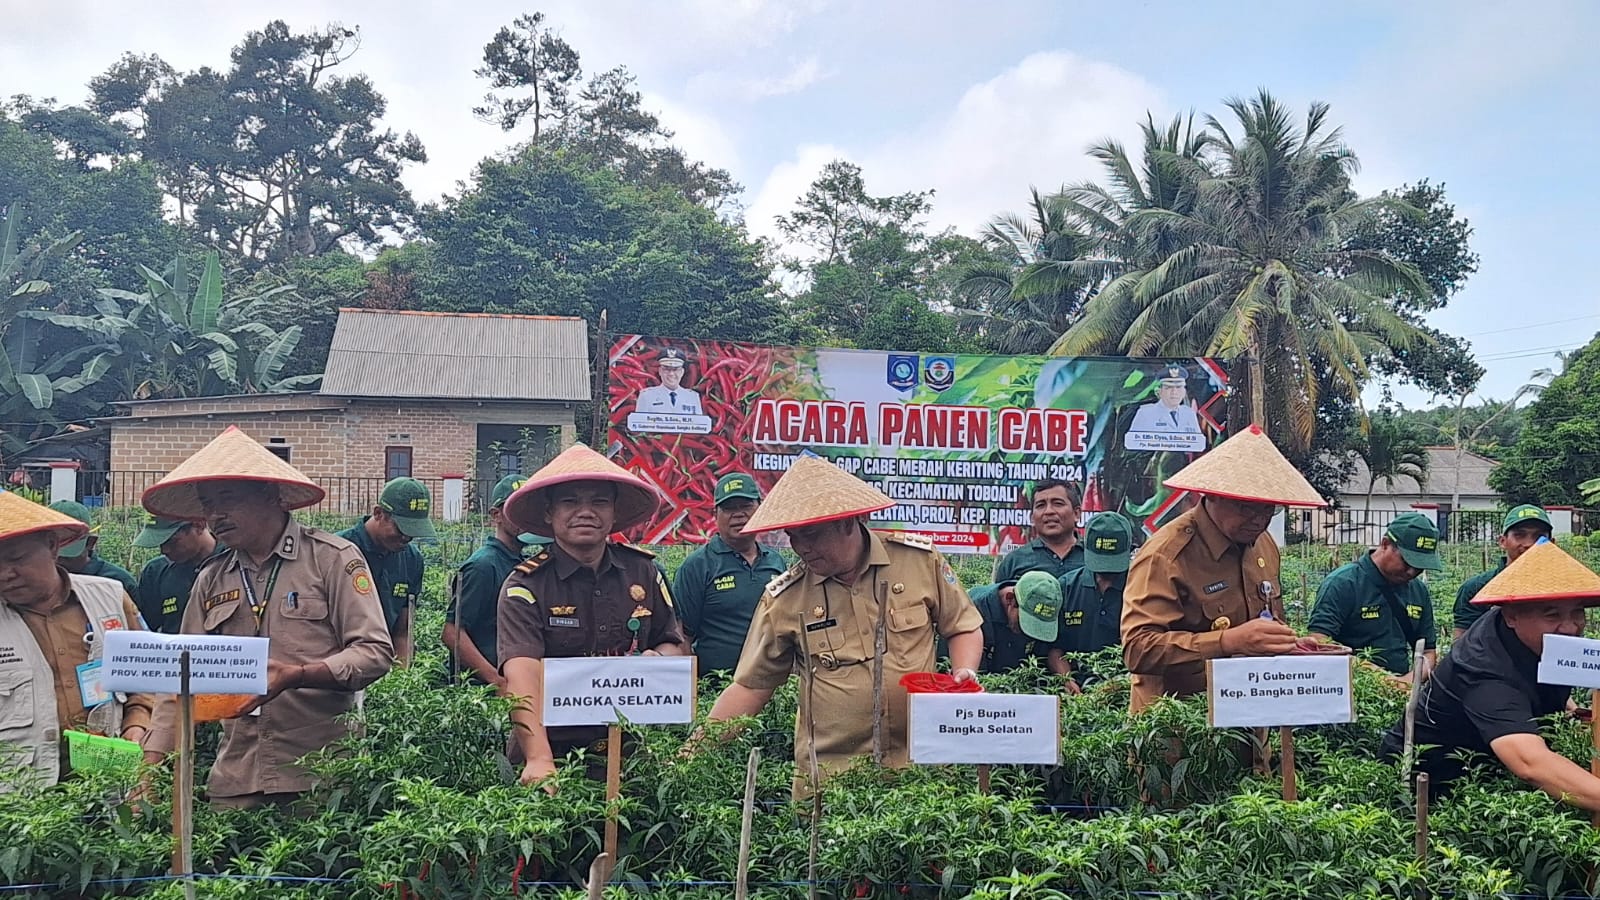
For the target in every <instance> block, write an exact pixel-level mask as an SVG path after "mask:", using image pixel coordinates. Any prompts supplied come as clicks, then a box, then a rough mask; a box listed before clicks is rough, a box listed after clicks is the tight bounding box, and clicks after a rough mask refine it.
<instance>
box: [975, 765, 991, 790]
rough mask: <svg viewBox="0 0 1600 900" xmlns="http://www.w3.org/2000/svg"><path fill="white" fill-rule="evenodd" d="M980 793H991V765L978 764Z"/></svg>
mask: <svg viewBox="0 0 1600 900" xmlns="http://www.w3.org/2000/svg"><path fill="white" fill-rule="evenodd" d="M978 793H980V794H987V793H989V764H988V763H979V764H978Z"/></svg>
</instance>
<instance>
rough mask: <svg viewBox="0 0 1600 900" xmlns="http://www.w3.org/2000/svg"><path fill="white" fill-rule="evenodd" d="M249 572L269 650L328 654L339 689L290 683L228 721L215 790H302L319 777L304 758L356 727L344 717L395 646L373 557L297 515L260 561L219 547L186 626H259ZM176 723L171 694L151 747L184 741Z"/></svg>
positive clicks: (202, 629)
mask: <svg viewBox="0 0 1600 900" xmlns="http://www.w3.org/2000/svg"><path fill="white" fill-rule="evenodd" d="M275 566H276V568H277V578H276V580H275V581H274V579H273V577H272V573H273V569H274V567H275ZM244 578H250V579H251V584H252V585H253V586H254V589H255V591H256V592H257V596H258V597H259V598H261V599H262V600H263V601H264V602H265V603H266V611H265V613H264V614H263V616H262V621H261V627H260V631H259V634H260V636H261V637H265V638H269V639H270V640H271V643H270V644H269V645H268V649H267V653H268V655H269V656H270V658H272V659H275V660H277V661H278V662H281V663H286V664H289V665H310V664H312V663H319V662H320V663H326V664H327V666H328V668H329V669H330V670H331V671H332V672H333V676H334V678H336V679H337V680H338V682H339V685H340V689H339V690H324V689H321V688H297V689H294V690H288V691H284V692H283V693H281V694H279V695H278V696H277V697H275V698H273V700H272V701H271V702H269V703H267V704H266V705H265V706H263V707H261V713H260V715H256V716H242V717H240V718H237V719H229V720H228V721H226V722H224V723H223V726H222V746H221V747H220V748H219V749H218V750H217V761H216V764H215V765H214V766H212V768H211V780H210V782H209V788H210V793H211V796H212V797H213V798H216V797H241V796H245V795H248V794H285V793H297V792H300V791H304V790H306V789H307V788H309V787H311V783H312V779H311V776H310V774H309V773H307V772H306V771H305V770H304V769H303V768H301V767H300V766H298V765H296V764H295V763H296V761H297V760H299V759H300V758H301V757H302V756H305V755H306V754H308V753H311V752H313V751H315V750H321V749H323V748H324V747H327V746H328V745H330V744H332V743H334V742H335V741H337V740H339V739H340V738H343V737H345V736H346V735H348V734H349V733H350V727H351V726H350V725H348V724H346V723H344V722H340V721H337V719H338V717H339V716H342V715H344V714H345V713H347V712H349V711H350V710H351V709H352V708H354V706H355V704H356V695H357V693H358V692H360V691H361V690H362V689H363V688H365V687H366V686H367V685H370V684H372V683H373V682H374V681H377V680H378V679H379V678H382V677H383V675H384V674H385V673H386V672H388V671H389V667H390V666H391V665H393V664H394V646H393V645H392V644H391V643H390V641H389V627H388V625H386V624H385V623H384V620H383V609H382V607H380V606H379V604H378V600H377V596H376V594H374V593H373V590H374V589H373V586H372V576H371V575H370V574H369V573H368V572H367V561H366V560H365V559H364V558H362V556H361V551H360V550H358V549H356V546H355V545H354V544H352V543H350V542H349V541H347V540H345V539H344V538H341V537H339V536H337V535H333V534H329V533H328V532H326V531H321V530H319V529H316V528H310V527H307V526H304V525H301V524H300V523H298V522H296V521H294V520H293V519H291V520H290V521H289V524H288V526H287V527H286V528H285V529H284V531H283V536H282V537H280V538H279V539H278V548H277V549H276V550H274V551H273V553H272V555H271V556H269V557H268V559H267V561H266V564H265V565H263V566H262V567H261V569H260V570H259V571H251V570H249V569H247V568H245V563H244V560H243V559H242V558H241V557H240V556H239V553H238V552H237V551H235V550H228V551H226V552H224V553H220V554H218V555H217V556H214V557H212V558H211V559H210V560H207V561H206V563H205V565H204V566H203V567H202V568H201V570H200V574H199V575H198V576H196V578H195V582H194V589H193V590H192V591H191V592H190V593H189V605H188V606H187V607H186V608H185V609H184V611H183V626H182V628H181V629H180V631H181V633H182V634H223V635H233V636H235V637H254V636H256V635H257V634H258V632H257V628H256V620H255V615H254V614H253V613H252V612H251V611H250V600H249V594H248V593H247V592H246V591H245V590H244V589H243V588H244V584H243V581H242V579H244ZM269 582H271V586H270V590H269ZM176 724H177V704H176V702H174V701H173V698H172V697H171V696H170V695H169V696H168V697H167V698H166V702H163V703H162V704H161V706H160V708H159V709H158V710H157V711H156V727H155V730H154V733H153V734H151V736H150V742H149V743H148V744H147V745H146V749H147V750H156V751H159V752H163V753H165V752H170V751H171V750H172V749H173V748H174V747H175V746H176V737H177V731H176Z"/></svg>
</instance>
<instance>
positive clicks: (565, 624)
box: [550, 616, 583, 628]
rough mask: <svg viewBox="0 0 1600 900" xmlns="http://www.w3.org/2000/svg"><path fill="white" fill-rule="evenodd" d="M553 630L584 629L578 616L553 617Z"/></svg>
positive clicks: (551, 621) (551, 619) (551, 624)
mask: <svg viewBox="0 0 1600 900" xmlns="http://www.w3.org/2000/svg"><path fill="white" fill-rule="evenodd" d="M550 627H551V628H582V627H583V626H582V625H580V624H578V619H577V617H576V616H551V617H550Z"/></svg>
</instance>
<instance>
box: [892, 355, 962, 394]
mask: <svg viewBox="0 0 1600 900" xmlns="http://www.w3.org/2000/svg"><path fill="white" fill-rule="evenodd" d="M886 378H887V380H888V382H889V387H892V388H894V389H895V390H897V391H909V390H911V389H912V388H914V387H916V386H917V358H916V357H915V356H901V355H899V354H896V353H891V354H889V373H888V375H887V376H886ZM946 386H947V387H948V385H946Z"/></svg>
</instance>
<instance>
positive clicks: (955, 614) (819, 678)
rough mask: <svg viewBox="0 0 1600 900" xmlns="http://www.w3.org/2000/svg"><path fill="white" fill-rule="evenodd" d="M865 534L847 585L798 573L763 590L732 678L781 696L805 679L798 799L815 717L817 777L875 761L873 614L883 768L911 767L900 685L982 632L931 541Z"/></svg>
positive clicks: (797, 568)
mask: <svg viewBox="0 0 1600 900" xmlns="http://www.w3.org/2000/svg"><path fill="white" fill-rule="evenodd" d="M867 534H868V547H867V565H866V569H865V571H864V572H863V573H862V574H860V575H859V576H858V577H857V578H856V579H855V581H854V582H853V583H852V584H849V585H846V584H845V583H843V582H842V581H839V580H838V579H837V578H834V577H826V578H825V577H822V576H819V575H816V574H814V573H812V572H809V571H807V570H806V568H805V564H804V563H796V564H795V565H793V566H791V567H790V568H789V570H788V571H787V572H785V573H784V574H782V575H780V576H778V577H777V578H774V579H773V580H772V583H771V584H769V585H767V589H766V591H765V592H764V593H763V594H762V595H761V600H760V603H759V604H758V605H757V607H756V614H755V618H754V619H753V620H752V621H751V623H750V636H749V637H748V638H747V639H746V640H745V644H744V652H743V653H742V654H741V655H740V657H739V666H738V668H737V669H736V670H735V672H734V677H733V680H734V681H737V682H738V683H739V684H741V685H743V686H745V687H747V688H750V689H751V690H758V691H769V690H774V689H776V688H778V687H779V686H781V685H782V684H783V683H784V682H785V681H787V680H788V679H789V675H790V674H791V673H793V672H795V671H799V672H800V673H801V676H802V678H804V677H806V675H807V673H808V672H809V673H810V678H811V684H810V687H809V689H808V687H807V685H805V684H802V685H801V688H800V714H799V717H798V718H797V719H796V722H795V740H794V748H795V780H794V795H795V796H796V797H797V798H799V797H803V796H805V795H806V793H807V786H808V783H809V781H810V774H809V773H810V765H811V763H810V752H809V750H808V749H807V748H808V746H809V744H808V742H807V728H806V723H807V722H808V721H813V719H812V716H813V713H814V714H815V719H814V722H815V724H814V728H815V731H816V741H817V743H816V747H817V763H818V765H819V767H821V768H822V769H823V771H824V773H826V772H827V771H834V770H838V769H842V768H845V767H847V766H848V765H849V764H850V762H851V761H852V760H853V759H854V758H855V757H858V756H863V755H867V754H871V753H872V751H873V746H872V717H873V668H874V666H873V659H874V656H875V654H874V652H873V651H874V648H875V646H876V640H875V635H876V632H877V626H878V618H879V614H880V610H881V611H882V612H883V616H884V634H885V646H886V649H887V654H886V655H885V657H884V660H883V687H882V694H883V705H884V709H883V726H882V749H883V763H884V765H887V766H893V767H900V766H905V765H907V764H908V763H909V762H910V759H909V757H908V748H907V745H906V741H907V736H906V691H905V688H903V687H901V686H900V677H901V676H902V675H905V674H907V673H910V672H931V671H933V669H934V639H935V637H936V636H938V635H942V636H944V637H946V638H949V637H951V636H952V635H957V634H964V633H966V632H969V631H977V630H979V629H980V628H982V627H983V617H982V616H981V615H979V613H978V609H977V607H975V606H973V605H972V601H971V600H969V599H967V592H966V591H965V590H963V589H962V587H961V582H960V581H959V580H957V578H956V575H955V572H953V571H951V569H950V566H949V565H948V564H947V563H945V561H944V557H942V556H940V555H939V553H938V552H937V551H935V550H934V549H933V543H932V542H931V541H930V540H929V539H928V538H926V537H923V536H921V535H915V534H900V533H895V534H884V535H878V534H874V533H872V532H868V533H867ZM885 604H887V606H885ZM802 629H803V634H804V636H803V637H802ZM806 648H809V649H810V651H811V654H810V658H809V659H808V658H807V657H806V655H805V650H806ZM813 703H815V704H816V705H815V706H814V707H813V706H812V704H813Z"/></svg>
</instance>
